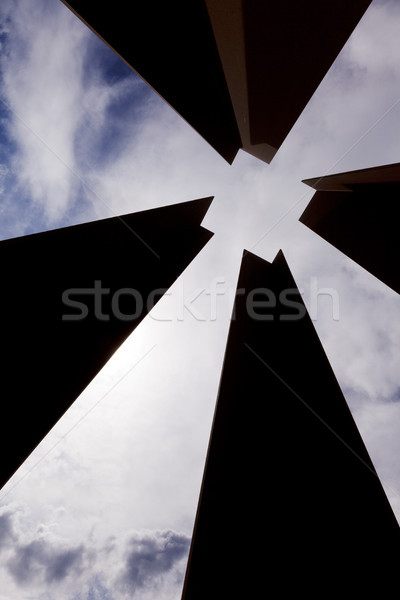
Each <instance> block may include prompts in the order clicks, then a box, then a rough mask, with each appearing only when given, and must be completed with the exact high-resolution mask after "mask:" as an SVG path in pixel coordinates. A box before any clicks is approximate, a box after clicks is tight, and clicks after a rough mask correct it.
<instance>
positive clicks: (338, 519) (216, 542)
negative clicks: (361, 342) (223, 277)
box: [182, 252, 400, 600]
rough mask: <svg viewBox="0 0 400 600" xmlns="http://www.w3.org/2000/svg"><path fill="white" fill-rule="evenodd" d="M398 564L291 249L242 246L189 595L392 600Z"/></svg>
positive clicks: (381, 498)
mask: <svg viewBox="0 0 400 600" xmlns="http://www.w3.org/2000/svg"><path fill="white" fill-rule="evenodd" d="M399 561H400V532H399V527H398V524H397V522H396V519H395V517H394V514H393V512H392V509H391V507H390V505H389V502H388V500H387V498H386V495H385V493H384V491H383V488H382V485H381V483H380V481H379V479H378V476H377V474H376V471H375V469H374V466H373V464H372V462H371V459H370V457H369V455H368V452H367V450H366V448H365V446H364V443H363V441H362V439H361V437H360V434H359V432H358V429H357V427H356V425H355V423H354V420H353V418H352V415H351V413H350V410H349V408H348V406H347V404H346V401H345V399H344V397H343V394H342V392H341V390H340V387H339V384H338V382H337V380H336V378H335V375H334V373H333V371H332V368H331V366H330V364H329V362H328V359H327V357H326V355H325V353H324V350H323V348H322V345H321V343H320V341H319V339H318V337H317V334H316V332H315V329H314V326H313V324H312V321H311V319H310V318H309V316H308V314H307V312H306V309H305V306H304V304H303V302H302V299H301V296H300V293H299V291H298V289H297V287H296V284H295V281H294V280H293V277H292V275H291V273H290V271H289V268H288V266H287V264H286V261H285V259H284V257H283V254H282V253H281V252H280V253H279V254H278V255H277V257H276V258H275V260H274V261H273V263H272V264H270V263H268V262H266V261H264V260H262V259H261V258H259V257H257V256H255V255H253V254H251V253H249V252H245V254H244V256H243V261H242V266H241V270H240V275H239V280H238V286H237V296H236V301H235V305H234V310H233V315H232V320H231V326H230V330H229V336H228V341H227V346H226V351H225V359H224V365H223V370H222V375H221V380H220V387H219V393H218V399H217V405H216V410H215V415H214V422H213V426H212V432H211V437H210V443H209V448H208V454H207V459H206V465H205V470H204V477H203V483H202V488H201V493H200V499H199V505H198V511H197V516H196V521H195V527H194V532H193V539H192V545H191V550H190V556H189V562H188V567H187V572H186V580H185V584H184V590H183V596H182V597H183V599H184V600H200V599H201V600H204V598H207V600H217V599H218V600H220V599H221V598H263V597H271V598H275V597H279V598H298V597H305V598H315V599H317V598H318V599H319V598H323V597H326V595H331V594H332V597H337V598H339V597H342V596H344V597H349V598H350V597H351V598H357V597H362V596H364V595H368V594H367V592H368V593H372V594H373V595H374V594H376V597H389V595H390V594H389V592H390V590H391V589H393V588H394V587H395V586H396V585H397V583H396V582H397V579H398V565H399ZM328 590H329V593H327V591H328ZM378 592H380V594H381V595H379V594H378Z"/></svg>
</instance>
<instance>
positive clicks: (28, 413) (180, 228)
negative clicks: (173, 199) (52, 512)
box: [0, 198, 213, 486]
mask: <svg viewBox="0 0 400 600" xmlns="http://www.w3.org/2000/svg"><path fill="white" fill-rule="evenodd" d="M210 202H211V198H204V199H201V200H195V201H192V202H185V203H182V204H175V205H172V206H166V207H163V208H157V209H154V210H147V211H143V212H138V213H133V214H129V215H124V216H121V217H115V218H111V219H105V220H101V221H95V222H92V223H85V224H83V225H76V226H73V227H66V228H63V229H58V230H53V231H47V232H44V233H38V234H34V235H28V236H25V237H21V238H15V239H10V240H6V241H2V242H0V257H1V265H2V269H1V276H2V293H1V295H0V315H1V346H2V362H1V376H2V413H1V418H2V423H3V435H2V437H1V441H0V448H1V456H2V460H1V467H0V486H2V485H4V484H5V482H6V481H7V480H8V479H9V478H10V477H11V475H12V474H13V473H14V472H15V471H16V469H17V468H18V467H19V466H20V465H21V464H22V462H23V461H24V460H25V459H26V458H27V456H28V455H29V454H30V452H31V451H32V450H33V449H34V448H35V446H36V445H37V444H38V443H39V442H40V441H41V440H42V438H43V437H44V436H45V435H46V434H47V433H48V432H49V430H50V429H51V428H52V427H53V425H54V424H55V423H56V421H57V420H58V419H59V418H60V417H61V416H62V415H63V413H64V412H65V411H66V410H67V408H68V407H69V406H70V405H71V404H72V402H73V401H74V400H75V399H76V398H77V396H78V395H79V394H80V393H81V392H82V391H83V389H84V388H85V387H86V386H87V385H88V383H89V382H90V381H91V380H92V378H93V377H94V376H95V375H96V374H97V373H98V371H99V370H100V369H101V368H102V367H103V366H104V364H105V363H106V362H107V360H108V359H109V358H110V357H111V355H112V354H113V353H114V351H115V350H116V349H117V348H118V347H119V346H120V344H121V343H122V342H123V341H124V340H125V338H126V337H127V336H128V335H129V334H130V333H131V332H132V331H133V330H134V329H135V327H136V326H137V325H138V323H140V321H141V320H142V319H143V317H144V316H145V315H146V314H147V312H148V310H150V308H151V307H152V306H153V305H154V304H155V303H156V301H158V300H159V298H160V297H161V296H162V295H163V293H164V292H165V291H166V289H167V288H168V287H170V286H171V284H172V283H173V282H174V281H175V279H176V278H177V277H178V276H179V275H180V274H181V272H182V271H183V270H184V269H185V268H186V266H187V265H188V264H189V263H190V262H191V260H192V259H193V258H194V257H195V256H196V255H197V254H198V252H199V251H200V250H201V248H203V246H204V245H205V244H206V243H207V241H208V240H209V239H210V238H211V236H212V235H213V234H212V233H210V232H209V231H207V230H206V229H204V228H202V227H201V226H200V223H201V221H202V219H203V217H204V215H205V213H206V211H207V209H208V207H209V205H210Z"/></svg>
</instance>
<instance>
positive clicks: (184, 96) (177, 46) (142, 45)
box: [63, 0, 240, 163]
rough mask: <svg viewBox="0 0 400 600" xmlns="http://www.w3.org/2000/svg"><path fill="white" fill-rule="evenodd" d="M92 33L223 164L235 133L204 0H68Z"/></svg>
mask: <svg viewBox="0 0 400 600" xmlns="http://www.w3.org/2000/svg"><path fill="white" fill-rule="evenodd" d="M63 1H64V4H66V6H68V7H69V8H71V9H72V10H73V11H74V12H75V14H77V16H78V17H79V18H81V19H82V20H83V21H84V22H85V23H86V24H87V25H88V26H89V27H90V28H91V29H92V30H93V31H94V32H95V33H97V34H98V35H99V36H100V37H101V38H102V39H103V40H104V41H105V42H106V43H107V44H108V45H109V46H110V47H111V48H112V49H113V50H114V51H115V52H116V53H117V54H119V56H120V57H121V58H122V59H123V60H124V61H125V62H126V63H127V64H128V65H129V66H130V67H132V68H133V69H134V70H135V71H136V72H137V73H138V74H139V75H140V76H141V77H142V78H143V79H144V80H145V81H146V82H147V83H148V84H149V85H150V86H151V87H152V88H153V89H154V90H155V91H156V92H157V93H159V94H160V96H162V97H163V98H164V100H166V102H168V104H170V106H172V108H174V109H175V110H176V111H177V112H178V113H179V114H180V115H181V116H182V117H183V118H184V119H185V120H186V121H187V122H188V123H189V124H190V125H191V126H192V127H193V128H194V129H195V130H196V131H197V132H198V133H200V135H202V136H203V138H204V139H206V140H207V141H208V142H209V143H210V144H211V145H212V146H213V148H214V149H216V150H217V151H218V152H219V153H220V154H221V155H222V156H223V157H224V158H225V159H226V160H227V161H228V162H229V163H231V162H232V161H233V159H234V157H235V156H236V153H237V151H238V150H239V148H240V136H239V132H238V128H237V125H236V120H235V116H234V113H233V108H232V103H231V100H230V97H229V92H228V88H227V86H226V82H225V77H224V73H223V70H222V66H221V62H220V59H219V56H218V51H217V47H216V44H215V40H214V35H213V31H212V27H211V24H210V19H209V17H208V13H207V8H206V6H205V3H204V0H190V1H187V0H174V2H156V3H154V2H135V3H133V4H132V3H129V2H126V1H125V0H114V1H113V3H112V5H110V4H108V3H107V2H86V1H85V0H68V1H65V0H63Z"/></svg>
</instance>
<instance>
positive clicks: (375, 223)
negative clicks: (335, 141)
mask: <svg viewBox="0 0 400 600" xmlns="http://www.w3.org/2000/svg"><path fill="white" fill-rule="evenodd" d="M304 183H306V184H307V185H309V186H311V187H313V188H314V189H316V190H317V191H316V193H315V194H314V196H313V197H312V199H311V202H310V203H309V204H308V206H307V208H306V209H305V211H304V212H303V214H302V215H301V217H300V221H301V222H302V223H304V225H307V227H309V228H310V229H311V230H312V231H314V232H315V233H317V234H318V235H320V236H321V237H322V238H323V239H325V240H326V241H327V242H329V243H330V244H332V245H333V246H335V248H337V249H338V250H340V251H341V252H343V253H344V254H346V256H348V257H349V258H351V259H352V260H354V261H355V262H356V263H358V264H359V265H360V266H362V267H364V269H366V270H367V271H369V272H370V273H372V275H374V276H375V277H377V278H378V279H380V280H381V281H383V282H384V283H385V284H386V285H388V286H389V287H391V288H392V289H393V290H395V291H396V292H397V293H400V272H399V265H398V262H399V261H398V257H399V252H400V243H399V231H398V219H397V214H398V210H397V208H398V203H399V196H400V163H396V164H391V165H383V166H380V167H373V168H368V169H361V170H357V171H349V172H346V173H336V174H334V175H327V176H325V177H316V178H313V179H306V180H304Z"/></svg>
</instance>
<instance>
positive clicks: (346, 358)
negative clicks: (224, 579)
mask: <svg viewBox="0 0 400 600" xmlns="http://www.w3.org/2000/svg"><path fill="white" fill-rule="evenodd" d="M0 18H1V21H0V32H2V33H1V34H0V42H1V50H2V58H1V63H0V66H1V87H0V133H1V136H2V137H1V140H0V193H1V196H0V218H1V222H0V235H1V236H2V238H6V237H11V236H15V235H23V234H25V233H30V232H32V231H41V230H45V229H47V228H49V227H60V226H63V225H69V224H73V223H78V222H84V221H87V220H92V219H95V218H103V217H108V216H113V215H116V214H123V213H127V212H134V211H136V210H143V209H147V208H153V207H156V206H162V205H165V204H171V203H175V202H181V201H186V200H190V199H195V198H199V197H204V196H209V195H214V196H215V200H214V202H213V204H212V206H211V208H210V210H209V213H208V214H207V216H206V218H205V220H204V226H205V227H207V228H209V229H210V230H212V231H214V232H215V236H214V238H212V240H211V241H210V242H209V244H208V245H207V246H206V247H205V248H204V250H203V251H202V252H201V253H200V255H199V256H198V257H197V258H196V259H195V261H193V263H192V264H191V265H190V266H189V267H188V269H187V270H186V271H185V273H184V274H183V275H182V276H181V277H180V278H179V279H178V281H177V282H176V283H175V284H174V286H173V287H172V288H171V290H170V292H171V293H170V294H169V295H167V296H165V297H164V298H163V299H162V300H161V301H160V303H159V304H158V305H157V307H155V309H154V310H153V311H152V313H151V314H150V315H149V317H147V318H146V319H145V321H144V322H143V323H142V324H141V325H140V327H139V328H138V329H137V330H136V331H135V332H134V334H133V335H132V336H131V337H130V338H129V339H128V340H127V342H126V343H125V344H124V345H123V347H122V348H121V349H120V350H119V351H118V352H117V353H116V355H115V356H114V357H113V359H112V360H111V361H110V362H109V363H108V364H107V365H106V366H105V367H104V369H103V370H102V372H101V373H100V374H99V376H98V377H97V378H96V379H95V380H94V381H93V382H92V384H91V385H90V386H88V388H87V389H86V390H85V392H84V393H83V394H82V395H81V397H80V398H79V399H78V400H77V401H76V403H75V404H74V406H73V407H72V408H71V410H70V411H68V413H67V415H66V416H65V418H64V419H63V420H61V421H60V422H59V423H58V424H57V426H56V427H55V429H54V431H53V432H52V433H51V434H50V435H49V436H48V437H47V438H46V439H45V440H44V441H43V443H42V444H41V445H40V447H39V448H38V449H37V451H36V452H35V453H34V454H33V455H32V456H31V457H30V458H29V459H28V461H27V462H26V464H25V465H24V466H23V467H22V468H21V469H20V471H19V472H18V473H17V474H16V475H15V477H14V478H13V479H12V480H11V481H10V482H9V484H8V485H7V486H6V487H5V488H4V490H3V491H2V493H1V494H0V504H1V512H0V553H1V554H0V556H1V565H2V566H1V567H0V577H1V578H2V586H1V587H2V590H1V591H0V600H5V599H7V600H9V598H15V599H16V600H27V599H28V598H31V597H32V596H34V597H35V599H41V600H47V599H48V598H54V597H57V599H60V600H64V599H66V600H84V599H85V600H86V598H91V599H93V600H104V599H108V600H125V598H132V597H134V598H135V599H138V600H146V599H147V598H152V599H154V598H155V597H157V599H158V600H175V599H177V598H179V597H180V589H181V585H182V574H183V572H184V568H185V557H186V554H185V553H187V549H188V545H187V543H186V541H187V540H188V539H189V537H190V535H191V532H192V526H193V520H194V514H195V509H196V505H197V497H198V491H199V487H200V481H201V476H202V471H203V463H204V457H205V452H206V447H207V443H208V436H209V431H210V426H211V419H212V415H213V410H214V404H215V399H216V393H217V387H218V381H219V376H220V369H221V365H222V357H223V353H224V349H225V343H226V334H227V330H228V326H229V318H230V313H231V308H232V301H233V294H234V291H235V287H236V280H237V275H238V271H239V266H240V260H241V254H242V250H243V248H245V247H246V248H247V249H249V250H252V251H253V252H255V253H257V254H259V255H260V256H262V257H263V258H265V259H267V260H272V259H273V258H274V256H275V254H276V252H277V251H278V250H279V249H280V248H282V249H283V251H284V253H285V255H286V257H287V260H288V262H289V265H290V267H291V269H292V271H293V274H294V277H295V279H296V282H297V284H298V286H299V288H300V289H301V290H303V291H304V298H305V301H306V304H307V306H308V308H309V310H310V311H311V308H312V307H314V308H315V306H316V309H315V314H314V316H315V321H314V322H315V326H316V328H317V331H318V334H319V335H320V337H321V340H322V342H323V344H324V347H325V350H326V352H327V355H328V357H329V359H330V361H331V363H332V366H333V368H334V371H335V373H336V375H337V377H338V379H339V382H340V383H341V385H342V389H343V391H344V393H345V395H346V398H347V400H348V402H349V404H350V406H351V409H352V411H353V414H354V416H355V419H356V422H357V424H358V425H359V427H360V430H361V433H362V434H363V436H364V439H365V442H366V445H367V447H368V449H369V451H370V453H371V456H372V459H373V461H374V463H375V466H376V467H377V470H378V473H379V474H380V475H381V477H382V480H383V483H384V485H385V486H386V491H387V493H388V497H389V499H390V501H391V503H392V506H393V508H394V510H395V511H396V515H397V516H398V517H399V516H400V502H399V493H400V471H399V468H398V466H397V456H398V441H397V440H398V439H400V437H399V433H400V431H399V428H400V425H399V420H398V419H397V413H398V412H399V410H400V409H398V406H399V393H398V389H399V379H398V359H399V343H400V342H399V340H400V324H399V320H398V318H397V315H398V311H399V308H400V301H399V297H398V295H397V294H395V293H394V292H392V291H391V290H389V289H388V288H387V287H386V286H384V285H383V284H381V283H380V282H379V281H377V280H376V279H374V278H373V277H372V276H370V275H369V274H368V273H366V272H365V271H364V270H363V269H361V268H360V267H358V266H357V265H355V264H354V263H352V262H351V261H350V260H349V259H347V258H346V257H345V256H343V255H341V254H340V253H339V252H338V251H336V250H335V249H334V248H332V247H330V246H329V245H328V244H327V243H326V242H324V241H323V240H321V239H319V238H318V236H316V235H314V234H313V233H312V232H311V231H309V230H308V229H307V228H305V227H304V226H303V225H302V224H300V223H299V222H298V221H297V219H298V217H299V215H300V214H301V213H302V211H303V210H304V208H305V206H306V205H307V203H308V201H309V200H310V198H311V196H312V190H310V189H309V188H307V187H306V186H304V185H303V184H301V180H302V179H305V178H307V177H313V176H318V175H323V174H326V173H328V172H339V171H345V170H351V169H356V168H364V167H369V166H374V165H379V164H385V163H390V162H398V161H399V155H398V139H399V134H400V118H399V117H400V93H399V91H398V90H399V89H400V85H399V84H400V74H399V71H398V62H399V55H400V41H399V37H398V35H397V33H396V32H398V30H399V27H400V7H399V6H398V4H397V3H390V2H380V1H378V0H375V2H374V3H373V5H372V6H371V8H370V9H369V10H368V11H367V13H366V15H365V17H364V18H363V19H362V21H361V23H360V24H359V26H358V28H357V30H356V31H355V32H354V34H353V36H352V37H351V39H350V40H349V42H348V44H347V45H346V47H345V48H344V50H343V51H342V53H341V55H340V57H339V58H338V60H337V61H336V62H335V64H334V65H333V67H332V69H331V70H330V72H329V74H328V75H327V77H326V78H325V79H324V81H323V82H322V84H321V85H320V87H319V88H318V90H317V92H316V93H315V95H314V96H313V98H312V100H311V101H310V103H309V104H308V106H307V107H306V109H305V111H304V112H303V114H302V116H301V117H300V119H299V120H298V122H297V123H296V125H295V127H294V128H293V130H292V132H291V133H290V134H289V136H288V138H287V140H286V141H285V143H284V144H283V146H282V147H281V149H280V150H279V152H278V154H277V155H276V157H275V158H274V160H273V162H272V164H271V165H266V164H264V163H261V162H260V161H258V160H257V159H255V158H253V157H251V156H249V155H246V154H245V153H242V152H240V153H239V155H238V156H237V158H236V159H235V161H234V164H233V165H232V166H229V165H227V164H226V163H225V161H223V159H221V158H220V157H219V156H218V155H217V154H216V153H215V152H214V151H213V150H212V149H211V148H210V147H209V146H208V144H207V143H206V142H204V141H203V140H202V139H201V138H200V137H199V136H198V135H197V134H196V133H195V132H194V131H193V130H192V129H191V128H190V127H189V126H188V125H187V124H186V123H184V122H183V120H181V119H180V118H179V117H178V116H177V115H176V114H175V113H174V112H173V111H172V110H171V109H170V108H169V107H168V106H166V105H165V104H164V103H163V102H162V101H161V100H160V99H159V98H158V97H157V96H156V95H155V94H153V93H152V92H151V91H150V90H149V89H148V88H147V86H146V85H145V84H144V83H143V82H142V81H141V80H140V79H139V78H137V77H136V76H135V75H134V74H133V73H131V72H130V71H129V70H128V69H127V67H126V66H125V65H123V64H122V63H120V61H119V60H118V59H116V58H115V57H114V56H113V55H112V54H111V53H110V51H109V50H108V49H107V48H105V47H104V46H103V45H102V44H101V43H100V42H99V41H98V40H97V38H95V36H93V34H91V33H90V32H89V31H88V30H87V29H85V28H84V27H83V25H82V24H81V23H80V22H79V21H78V20H77V19H76V18H75V17H74V16H73V15H72V14H71V13H70V12H69V11H68V10H67V9H66V8H65V7H64V6H63V5H62V4H61V2H58V1H57V0H40V1H39V0H37V1H36V2H35V3H32V2H31V0H19V1H15V0H13V1H11V0H10V1H3V2H2V3H1V7H0ZM316 288H317V290H318V289H327V288H330V289H332V290H334V291H335V292H336V293H337V296H338V298H339V318H338V319H335V318H334V317H335V315H334V313H333V306H332V298H331V297H330V296H329V294H325V295H321V296H319V297H317V301H316V305H315V298H314V299H313V297H312V295H313V293H315V289H316ZM217 289H218V290H219V291H223V293H222V294H221V295H218V296H216V295H215V291H216V290H217ZM313 302H314V304H313ZM21 368H23V366H21ZM168 536H169V537H168ZM167 538H168V539H170V540H171V543H172V546H170V547H169V548H170V549H171V548H172V549H173V550H174V552H171V553H170V554H168V552H167V551H166V550H165V548H164V546H163V541H164V540H165V539H167ZM163 548H164V549H163ZM34 549H36V552H35V553H33V552H32V550H34ZM147 550H148V551H152V552H153V553H154V555H155V556H157V557H158V558H157V561H156V567H155V571H154V572H153V573H149V572H146V573H144V572H143V570H142V571H140V564H141V562H140V556H141V552H142V553H143V552H145V551H147ZM34 557H35V558H34ZM132 557H136V559H137V560H136V565H139V566H136V567H135V566H133V562H132V561H133V558H132ZM63 560H64V562H63ZM62 563H63V564H67V563H68V565H69V568H68V570H66V571H63V569H62V566H61V564H62ZM24 577H25V580H24ZM135 578H136V579H135ZM135 586H136V587H135ZM90 594H91V595H90ZM133 594H134V595H133Z"/></svg>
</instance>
